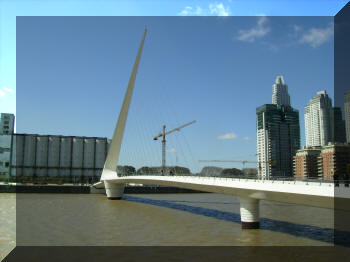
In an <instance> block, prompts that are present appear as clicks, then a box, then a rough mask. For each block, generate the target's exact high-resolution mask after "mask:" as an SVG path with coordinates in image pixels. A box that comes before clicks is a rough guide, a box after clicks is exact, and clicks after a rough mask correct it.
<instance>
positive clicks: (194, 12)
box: [179, 6, 204, 16]
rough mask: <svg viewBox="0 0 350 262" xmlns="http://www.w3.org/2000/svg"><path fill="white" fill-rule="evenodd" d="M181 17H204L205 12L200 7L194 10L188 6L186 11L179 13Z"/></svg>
mask: <svg viewBox="0 0 350 262" xmlns="http://www.w3.org/2000/svg"><path fill="white" fill-rule="evenodd" d="M179 15H182V16H187V15H204V12H203V9H202V8H201V7H200V6H197V7H196V8H193V7H192V6H186V7H185V9H184V10H182V11H181V12H180V13H179Z"/></svg>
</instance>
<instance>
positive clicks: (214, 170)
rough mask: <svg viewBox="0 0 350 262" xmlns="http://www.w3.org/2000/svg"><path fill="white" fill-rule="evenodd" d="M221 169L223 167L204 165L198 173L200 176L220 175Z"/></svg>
mask: <svg viewBox="0 0 350 262" xmlns="http://www.w3.org/2000/svg"><path fill="white" fill-rule="evenodd" d="M222 170H223V169H222V168H221V167H216V166H206V167H203V168H202V171H201V172H200V175H201V176H220V174H221V171H222Z"/></svg>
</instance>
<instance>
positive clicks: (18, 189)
mask: <svg viewBox="0 0 350 262" xmlns="http://www.w3.org/2000/svg"><path fill="white" fill-rule="evenodd" d="M0 193H43V194H50V193H52V194H104V193H105V190H104V189H95V188H93V187H91V186H90V185H34V184H31V185H23V184H21V185H18V184H17V185H6V184H5V185H0ZM124 193H125V194H173V193H207V192H203V191H198V190H192V189H185V188H177V187H165V186H125V188H124Z"/></svg>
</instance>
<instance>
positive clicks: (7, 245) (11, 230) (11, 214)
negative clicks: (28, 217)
mask: <svg viewBox="0 0 350 262" xmlns="http://www.w3.org/2000/svg"><path fill="white" fill-rule="evenodd" d="M15 246H16V195H15V194H0V261H1V260H2V259H3V258H4V257H5V256H6V255H7V254H8V253H9V252H10V251H11V250H12V249H13V248H14V247H15Z"/></svg>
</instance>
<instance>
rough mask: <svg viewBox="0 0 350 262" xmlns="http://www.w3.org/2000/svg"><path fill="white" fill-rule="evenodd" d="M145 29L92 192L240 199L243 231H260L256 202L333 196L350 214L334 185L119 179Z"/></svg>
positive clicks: (317, 201)
mask: <svg viewBox="0 0 350 262" xmlns="http://www.w3.org/2000/svg"><path fill="white" fill-rule="evenodd" d="M145 36H146V29H145V31H144V33H143V37H142V41H141V44H140V47H139V50H138V53H137V56H136V61H135V64H134V67H133V70H132V74H131V77H130V80H129V84H128V88H127V91H126V94H125V97H124V101H123V105H122V108H121V111H120V114H119V118H118V121H117V124H116V127H115V130H114V133H113V137H112V142H111V145H110V148H109V151H108V154H107V157H106V162H105V165H104V168H103V171H102V175H101V181H100V182H98V183H96V184H94V185H93V187H95V188H105V189H106V195H107V197H108V199H121V198H122V196H123V193H124V185H125V184H126V183H139V184H156V185H166V186H173V187H180V188H188V189H194V190H200V191H205V192H213V193H220V194H230V195H235V196H237V197H238V198H239V199H240V213H241V222H242V228H244V229H256V228H259V201H260V200H269V201H277V202H284V203H292V204H301V205H306V206H314V207H322V208H335V206H334V201H335V195H336V196H337V199H340V200H341V201H338V202H339V203H341V204H339V205H337V208H340V209H344V210H350V205H348V200H349V199H350V189H349V188H348V187H344V186H343V185H340V187H339V188H336V187H335V186H334V184H333V183H318V182H298V181H269V180H254V179H233V178H213V177H197V176H196V177H194V176H127V177H118V175H117V172H116V167H117V164H118V158H119V153H120V147H121V142H122V138H123V134H124V130H125V124H126V120H127V116H128V111H129V106H130V101H131V97H132V93H133V88H134V84H135V79H136V73H137V69H138V65H139V61H140V57H141V53H142V48H143V44H144V41H145Z"/></svg>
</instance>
